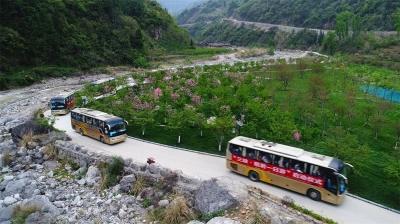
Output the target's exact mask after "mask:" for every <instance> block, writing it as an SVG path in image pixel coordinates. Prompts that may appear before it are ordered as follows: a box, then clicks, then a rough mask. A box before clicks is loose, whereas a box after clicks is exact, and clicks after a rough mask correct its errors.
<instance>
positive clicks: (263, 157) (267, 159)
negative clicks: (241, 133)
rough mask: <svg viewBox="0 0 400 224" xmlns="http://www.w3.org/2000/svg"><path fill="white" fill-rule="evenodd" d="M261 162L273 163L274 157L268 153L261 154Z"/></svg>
mask: <svg viewBox="0 0 400 224" xmlns="http://www.w3.org/2000/svg"><path fill="white" fill-rule="evenodd" d="M259 158H260V159H259V160H260V161H262V162H264V163H272V157H271V154H269V153H266V152H259Z"/></svg>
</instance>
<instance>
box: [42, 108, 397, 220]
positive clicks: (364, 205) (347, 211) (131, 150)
mask: <svg viewBox="0 0 400 224" xmlns="http://www.w3.org/2000/svg"><path fill="white" fill-rule="evenodd" d="M46 115H49V112H48V111H47V112H46ZM55 127H56V128H57V129H59V130H64V131H65V132H66V133H67V134H68V135H69V136H70V137H71V138H72V141H73V142H74V143H77V144H80V145H82V146H85V148H86V149H88V150H89V151H92V152H96V153H103V154H108V155H115V156H121V157H122V158H124V159H128V158H130V159H132V160H133V161H135V162H139V163H144V162H145V161H146V159H147V158H148V157H154V158H155V160H156V162H157V163H158V164H159V165H160V166H163V167H167V168H170V169H173V170H180V171H182V172H183V173H184V174H186V175H188V176H191V177H195V178H199V179H202V180H206V179H210V178H220V177H221V178H222V177H224V178H229V179H230V180H232V183H243V184H247V185H252V186H255V187H258V188H261V189H263V190H264V191H266V192H269V193H270V194H272V195H275V196H277V197H283V196H285V195H288V196H290V197H292V198H293V199H294V200H295V202H296V203H297V204H300V205H302V206H304V207H306V208H308V209H311V210H313V211H315V212H317V213H319V214H321V215H323V216H326V217H329V218H331V219H333V220H335V221H337V222H338V223H351V224H353V223H354V224H358V223H360V224H369V223H371V224H380V223H382V224H392V223H393V224H399V223H400V214H398V213H395V212H392V211H389V210H387V209H384V208H381V207H379V206H376V205H373V204H371V203H368V202H365V201H363V200H359V199H356V198H353V197H347V198H346V200H345V202H344V203H343V204H342V205H339V206H335V205H330V204H327V203H323V202H315V201H312V200H311V199H309V198H307V197H306V196H303V195H300V194H297V193H293V192H291V191H287V190H284V189H281V188H278V187H274V186H271V185H267V184H264V183H254V182H251V181H250V180H248V179H247V178H246V177H243V176H240V175H237V174H234V173H232V172H230V171H229V170H227V169H226V168H225V159H224V158H221V157H218V156H213V155H207V154H202V153H196V152H190V151H185V150H180V149H176V148H172V147H168V146H163V145H159V144H155V143H150V142H145V141H141V140H138V139H133V138H128V139H127V140H126V141H125V142H123V143H120V144H117V145H113V146H110V145H105V144H102V143H101V142H99V141H97V140H93V139H90V138H88V137H85V136H81V135H79V134H78V133H76V132H75V131H74V130H73V129H72V128H71V124H70V116H69V115H65V116H60V117H57V118H56V122H55ZM377 193H378V192H377Z"/></svg>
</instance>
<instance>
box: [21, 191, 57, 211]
mask: <svg viewBox="0 0 400 224" xmlns="http://www.w3.org/2000/svg"><path fill="white" fill-rule="evenodd" d="M21 206H23V207H37V208H40V211H41V212H46V213H49V214H52V215H55V216H56V215H59V214H60V211H59V210H58V209H57V207H56V206H54V205H53V204H52V203H51V202H50V201H49V199H48V198H47V197H46V196H44V195H35V196H33V197H32V198H30V199H25V200H23V201H22V202H21Z"/></svg>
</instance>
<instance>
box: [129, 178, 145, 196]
mask: <svg viewBox="0 0 400 224" xmlns="http://www.w3.org/2000/svg"><path fill="white" fill-rule="evenodd" d="M145 187H146V180H145V179H144V177H142V176H138V178H137V179H136V181H135V182H134V183H133V185H132V188H131V194H132V195H134V196H138V195H139V194H140V192H142V190H143V189H144V188H145Z"/></svg>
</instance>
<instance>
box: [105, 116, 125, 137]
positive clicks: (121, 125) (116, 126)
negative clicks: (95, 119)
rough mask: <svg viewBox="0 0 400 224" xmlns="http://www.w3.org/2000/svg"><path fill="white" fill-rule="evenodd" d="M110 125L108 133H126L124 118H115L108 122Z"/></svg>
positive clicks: (116, 134)
mask: <svg viewBox="0 0 400 224" xmlns="http://www.w3.org/2000/svg"><path fill="white" fill-rule="evenodd" d="M107 126H108V127H109V132H108V135H109V136H110V137H114V136H118V135H123V134H125V133H126V127H125V122H124V120H122V119H115V120H111V121H108V122H107Z"/></svg>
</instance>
